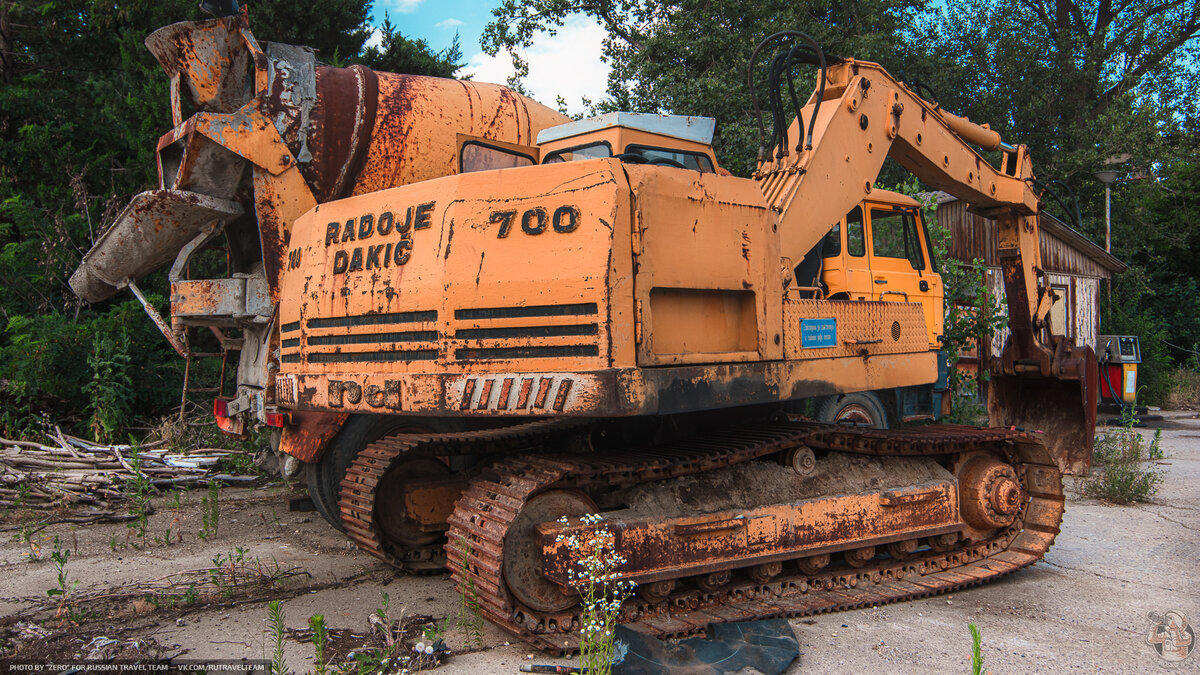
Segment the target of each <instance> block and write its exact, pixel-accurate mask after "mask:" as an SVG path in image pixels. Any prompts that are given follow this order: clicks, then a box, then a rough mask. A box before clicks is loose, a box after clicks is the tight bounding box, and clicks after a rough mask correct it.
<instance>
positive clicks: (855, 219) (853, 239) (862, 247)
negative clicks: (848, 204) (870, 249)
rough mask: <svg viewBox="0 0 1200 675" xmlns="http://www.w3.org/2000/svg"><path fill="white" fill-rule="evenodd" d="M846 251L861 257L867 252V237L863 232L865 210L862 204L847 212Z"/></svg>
mask: <svg viewBox="0 0 1200 675" xmlns="http://www.w3.org/2000/svg"><path fill="white" fill-rule="evenodd" d="M846 252H847V253H849V254H850V255H852V256H854V257H856V258H861V257H863V256H864V255H866V254H867V238H866V235H865V234H864V233H863V212H862V207H861V206H856V207H854V210H852V211H850V213H848V214H846Z"/></svg>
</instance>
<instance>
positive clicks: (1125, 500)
mask: <svg viewBox="0 0 1200 675" xmlns="http://www.w3.org/2000/svg"><path fill="white" fill-rule="evenodd" d="M1133 411H1134V406H1130V407H1127V408H1125V409H1124V411H1123V414H1122V419H1121V426H1119V427H1117V428H1116V429H1112V430H1109V431H1107V432H1105V433H1103V434H1101V435H1099V436H1097V437H1096V441H1095V446H1094V449H1093V451H1092V463H1093V464H1094V466H1093V469H1092V471H1093V474H1092V476H1091V477H1090V478H1088V480H1087V481H1086V482H1085V483H1084V484H1083V492H1084V494H1086V495H1088V496H1089V497H1095V498H1096V499H1103V500H1104V501H1107V502H1112V503H1113V504H1132V503H1134V502H1144V501H1146V500H1148V499H1149V498H1150V497H1152V496H1154V494H1155V493H1157V492H1158V488H1159V486H1160V484H1161V483H1162V472H1161V471H1158V470H1157V469H1154V468H1149V469H1147V468H1145V467H1144V460H1145V459H1146V457H1147V456H1148V457H1150V458H1152V459H1153V458H1157V457H1162V449H1161V448H1160V447H1159V442H1160V441H1161V438H1162V437H1161V434H1158V433H1156V434H1155V435H1154V440H1153V441H1152V442H1151V443H1150V444H1149V445H1147V444H1146V442H1145V440H1144V439H1143V438H1142V436H1141V434H1139V433H1138V432H1137V431H1135V430H1134V424H1135V423H1136V422H1137V417H1136V416H1135V415H1134V412H1133Z"/></svg>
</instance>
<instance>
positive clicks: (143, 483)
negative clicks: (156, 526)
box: [125, 437, 154, 544]
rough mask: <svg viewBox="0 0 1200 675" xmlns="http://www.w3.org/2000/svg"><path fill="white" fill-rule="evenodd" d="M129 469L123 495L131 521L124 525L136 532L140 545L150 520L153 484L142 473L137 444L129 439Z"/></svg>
mask: <svg viewBox="0 0 1200 675" xmlns="http://www.w3.org/2000/svg"><path fill="white" fill-rule="evenodd" d="M130 446H131V447H130V451H129V468H130V469H132V470H133V471H132V474H133V475H132V476H130V477H129V479H128V480H127V481H126V483H125V493H126V494H127V495H128V497H129V502H128V509H129V515H131V516H133V520H131V521H129V523H127V524H126V527H127V528H129V530H130V531H135V530H136V531H137V535H138V537H140V538H141V540H142V543H143V544H145V542H146V525H147V524H148V523H149V520H150V495H151V493H153V492H154V484H153V483H151V482H150V479H149V478H148V477H147V476H146V474H144V473H142V455H141V452H140V451H139V449H138V446H137V443H136V442H135V441H134V440H133V437H130Z"/></svg>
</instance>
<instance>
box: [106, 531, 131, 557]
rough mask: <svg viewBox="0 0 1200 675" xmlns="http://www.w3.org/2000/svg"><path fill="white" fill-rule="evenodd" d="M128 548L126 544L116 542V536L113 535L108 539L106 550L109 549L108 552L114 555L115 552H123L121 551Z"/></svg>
mask: <svg viewBox="0 0 1200 675" xmlns="http://www.w3.org/2000/svg"><path fill="white" fill-rule="evenodd" d="M128 546H129V544H126V543H124V542H120V541H117V535H115V534H114V535H113V536H111V537H109V538H108V548H109V549H110V550H111V551H112V552H113V553H116V552H117V551H123V550H125V549H126V548H127V547H128Z"/></svg>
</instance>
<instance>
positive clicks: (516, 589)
mask: <svg viewBox="0 0 1200 675" xmlns="http://www.w3.org/2000/svg"><path fill="white" fill-rule="evenodd" d="M596 511H597V509H596V504H595V503H594V502H593V501H592V500H591V499H589V498H588V497H587V495H585V494H583V493H581V492H575V491H572V490H552V491H550V492H543V493H542V494H540V495H537V496H536V497H534V498H533V499H530V500H529V501H528V502H526V503H525V507H524V508H522V509H521V512H520V513H518V514H517V517H516V518H514V519H513V522H512V525H511V526H510V527H509V529H508V534H506V535H505V537H504V563H503V565H502V567H503V569H504V581H505V582H506V583H507V584H508V590H509V592H511V593H512V594H513V596H515V597H516V598H517V600H520V601H521V602H522V603H524V604H525V606H527V607H530V608H532V609H535V610H537V611H539V612H562V611H565V610H568V609H570V608H572V607H574V606H575V605H577V604H579V595H578V594H577V593H576V592H575V591H574V590H573V589H568V588H564V587H562V586H559V585H558V584H556V583H554V582H553V581H550V580H549V579H546V578H545V577H543V576H542V575H541V569H542V546H541V543H540V542H539V540H538V532H537V526H538V525H540V524H542V523H545V522H553V521H555V520H558V519H559V518H561V517H563V516H567V517H568V518H573V517H577V516H582V515H585V514H588V513H596ZM572 564H573V563H572Z"/></svg>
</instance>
